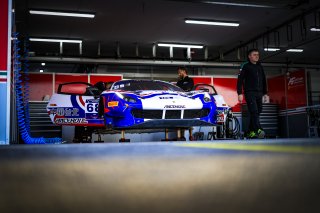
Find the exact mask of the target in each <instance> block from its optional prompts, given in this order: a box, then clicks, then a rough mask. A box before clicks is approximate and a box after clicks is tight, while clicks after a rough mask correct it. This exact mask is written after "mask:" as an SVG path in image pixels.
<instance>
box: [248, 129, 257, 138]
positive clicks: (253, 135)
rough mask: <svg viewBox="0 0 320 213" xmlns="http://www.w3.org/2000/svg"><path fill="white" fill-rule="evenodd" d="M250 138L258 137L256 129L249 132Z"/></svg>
mask: <svg viewBox="0 0 320 213" xmlns="http://www.w3.org/2000/svg"><path fill="white" fill-rule="evenodd" d="M248 138H249V139H253V138H257V134H256V133H255V132H254V131H251V132H249V134H248Z"/></svg>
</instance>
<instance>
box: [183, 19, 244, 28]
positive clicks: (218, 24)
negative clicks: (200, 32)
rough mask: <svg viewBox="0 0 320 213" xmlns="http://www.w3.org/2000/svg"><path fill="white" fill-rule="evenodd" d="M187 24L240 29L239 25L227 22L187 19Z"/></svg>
mask: <svg viewBox="0 0 320 213" xmlns="http://www.w3.org/2000/svg"><path fill="white" fill-rule="evenodd" d="M185 22H186V23H187V24H203V25H215V26H226V27H239V25H240V24H239V23H236V22H227V21H209V20H196V19H186V20H185Z"/></svg>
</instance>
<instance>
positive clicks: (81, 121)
mask: <svg viewBox="0 0 320 213" xmlns="http://www.w3.org/2000/svg"><path fill="white" fill-rule="evenodd" d="M55 123H56V124H86V123H88V121H86V119H85V118H57V119H56V120H55Z"/></svg>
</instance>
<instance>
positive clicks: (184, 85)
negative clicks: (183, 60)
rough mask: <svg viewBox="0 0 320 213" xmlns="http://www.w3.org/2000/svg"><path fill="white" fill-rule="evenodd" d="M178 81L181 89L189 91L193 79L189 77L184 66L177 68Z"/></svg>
mask: <svg viewBox="0 0 320 213" xmlns="http://www.w3.org/2000/svg"><path fill="white" fill-rule="evenodd" d="M178 75H179V81H178V82H177V86H178V87H180V88H181V89H183V90H184V91H190V90H191V89H192V88H193V85H194V83H193V80H192V78H189V76H188V71H187V69H186V68H185V67H179V68H178Z"/></svg>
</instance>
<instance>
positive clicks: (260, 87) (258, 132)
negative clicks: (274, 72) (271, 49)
mask: <svg viewBox="0 0 320 213" xmlns="http://www.w3.org/2000/svg"><path fill="white" fill-rule="evenodd" d="M248 59H249V61H248V62H245V63H244V64H243V65H242V66H241V69H240V72H239V75H238V83H237V92H238V100H239V102H240V103H242V101H243V90H244V97H245V99H246V102H247V106H248V111H249V114H250V124H249V133H248V137H249V138H256V137H259V138H263V137H264V136H265V133H264V131H263V130H262V128H261V125H260V118H259V116H260V113H261V112H262V99H263V98H265V96H266V95H267V81H266V75H265V73H264V70H263V67H262V66H261V64H260V62H259V51H258V50H257V49H251V50H249V51H248Z"/></svg>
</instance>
